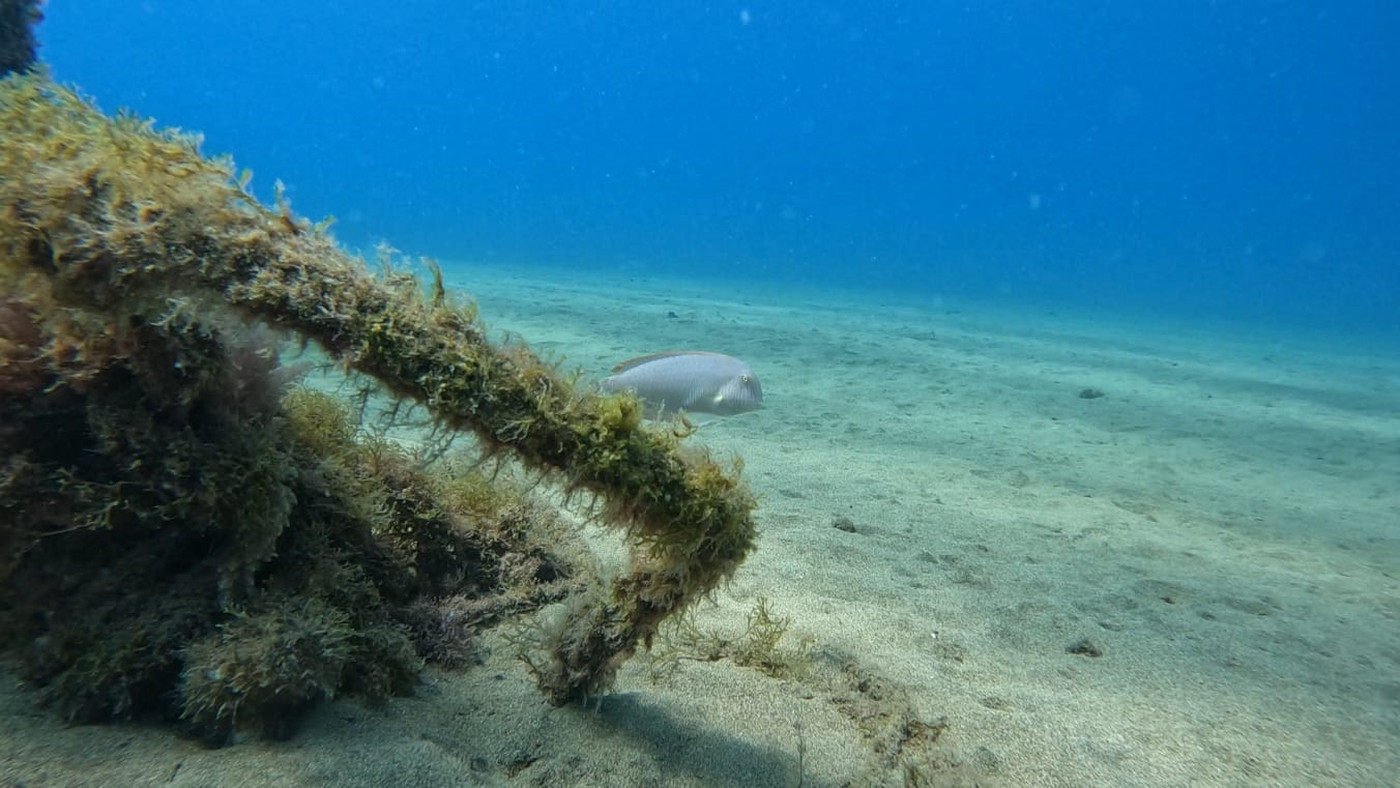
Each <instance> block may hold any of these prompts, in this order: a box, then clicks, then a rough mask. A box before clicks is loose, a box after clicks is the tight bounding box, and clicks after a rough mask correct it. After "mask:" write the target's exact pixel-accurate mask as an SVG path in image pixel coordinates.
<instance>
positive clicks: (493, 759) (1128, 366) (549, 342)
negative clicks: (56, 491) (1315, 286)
mask: <svg viewBox="0 0 1400 788" xmlns="http://www.w3.org/2000/svg"><path fill="white" fill-rule="evenodd" d="M448 277H449V280H450V281H452V282H455V283H459V284H463V285H465V287H466V289H468V290H469V291H471V292H472V293H474V294H475V295H476V296H477V298H478V300H479V301H480V304H481V308H482V314H483V315H484V316H485V318H486V319H487V321H488V323H489V324H490V325H491V326H492V327H493V328H496V329H502V330H509V331H513V332H516V333H518V334H520V335H521V336H523V337H525V338H527V339H528V340H529V341H530V343H531V344H532V345H533V346H534V347H536V348H537V349H540V350H543V351H548V352H554V353H558V354H563V355H565V356H566V357H567V360H568V364H569V365H573V366H580V367H583V368H585V369H587V370H590V371H594V372H596V373H597V374H598V375H599V376H601V375H602V374H604V373H605V372H606V370H607V368H608V367H609V366H611V364H613V363H614V362H616V361H619V360H622V359H625V358H628V357H631V356H635V355H641V354H644V353H648V352H653V351H658V350H664V349H672V348H690V347H694V348H705V349H711V350H719V351H724V352H728V353H732V354H734V355H737V356H740V357H742V358H743V359H745V360H746V361H748V362H749V363H750V364H751V365H752V366H753V367H754V369H755V371H756V372H757V373H758V374H759V376H760V377H761V379H762V382H763V385H764V390H765V394H766V395H767V403H768V405H767V408H766V409H765V410H763V411H761V412H759V413H754V414H747V415H744V416H740V417H735V418H733V419H730V420H727V421H722V422H720V423H717V424H714V425H711V426H709V427H706V428H705V429H704V430H702V431H701V434H700V435H699V436H698V438H697V440H700V441H703V442H704V443H706V444H708V445H710V446H711V447H713V448H714V449H715V450H716V451H718V452H722V453H725V452H730V451H733V452H737V453H740V454H742V456H743V458H744V460H745V463H746V467H747V470H746V476H747V478H748V479H749V481H750V482H751V484H752V485H753V487H754V488H755V489H756V491H757V492H758V493H759V495H760V496H761V500H762V508H761V510H760V512H759V520H760V523H761V526H762V529H763V532H762V537H761V542H760V546H759V549H758V550H757V552H756V553H755V554H754V555H753V557H752V558H751V559H750V560H749V562H748V563H747V564H745V565H744V567H743V568H742V569H741V570H740V572H739V575H738V577H737V578H736V580H735V582H734V584H733V585H732V586H731V587H729V588H728V589H726V590H725V591H723V592H721V593H719V594H718V595H717V598H716V600H715V603H714V604H706V605H703V606H702V608H701V610H700V618H701V621H702V623H703V624H704V625H705V626H713V627H718V628H721V629H724V630H726V631H729V632H734V633H737V632H738V631H740V630H742V629H743V624H744V619H745V616H746V615H747V614H748V612H749V611H750V610H752V608H753V606H754V604H755V601H756V600H757V599H758V598H759V597H766V598H767V599H769V600H770V601H771V604H772V606H773V609H774V610H775V611H776V612H777V613H779V614H782V615H785V616H789V617H791V618H792V619H793V622H794V623H793V634H792V636H791V637H793V638H799V637H808V638H810V639H811V640H812V641H813V643H814V648H815V649H816V651H817V653H818V655H819V657H820V659H821V660H822V662H823V664H836V663H837V662H839V660H840V659H841V658H843V657H842V655H844V656H845V657H854V658H856V659H857V660H858V662H859V664H860V666H861V668H862V670H866V671H869V673H870V675H873V676H876V677H883V678H884V679H885V680H887V681H888V682H889V683H890V687H892V688H894V689H893V690H892V691H894V692H901V691H902V692H904V693H907V695H908V700H909V702H910V704H912V710H913V712H914V713H916V714H917V715H918V717H919V718H920V719H922V720H924V721H927V722H933V721H935V720H939V719H940V718H941V719H942V720H943V721H944V722H946V724H947V727H946V729H944V731H943V733H942V736H941V738H939V739H938V741H937V742H936V743H935V744H932V745H929V746H926V747H924V748H923V750H922V752H923V754H924V755H925V756H927V757H928V758H933V759H936V765H937V766H938V767H939V768H940V769H941V770H940V771H936V772H931V773H930V775H929V776H930V777H931V778H933V779H934V780H935V782H934V783H933V784H974V783H976V784H998V785H1009V786H1061V785H1063V786H1132V785H1180V786H1188V785H1189V786H1212V785H1220V786H1227V785H1228V786H1240V785H1300V786H1301V785H1319V786H1326V785H1335V786H1389V785H1393V784H1395V779H1396V777H1395V775H1397V774H1400V623H1398V622H1397V620H1396V619H1397V617H1400V581H1398V580H1397V577H1400V485H1397V480H1400V418H1397V415H1400V414H1397V411H1400V408H1397V404H1400V394H1398V393H1397V392H1400V353H1396V352H1395V351H1394V349H1393V348H1392V349H1391V351H1390V353H1389V355H1386V354H1384V353H1367V352H1366V351H1365V350H1364V349H1362V348H1358V347H1352V346H1348V345H1345V344H1340V343H1337V342H1332V343H1330V344H1329V343H1328V342H1327V341H1325V340H1323V339H1319V338H1306V337H1282V336H1268V335H1264V334H1260V333H1257V332H1256V333H1255V334H1254V335H1250V334H1249V333H1246V331H1245V329H1244V328H1243V327H1239V326H1234V327H1229V326H1225V327H1214V328H1211V327H1205V326H1200V325H1195V326H1181V325H1170V324H1164V323H1162V322H1160V321H1158V322H1156V323H1151V322H1148V321H1146V320H1142V321H1131V320H1126V319H1107V318H1103V319H1089V318H1070V317H1065V316H1056V315H1051V314H1044V313H1030V312H1024V311H1017V310H1014V309H1011V308H1008V307H1004V306H1002V307H997V306H990V305H987V304H975V303H967V304H958V303H949V304H942V303H930V304H928V305H925V306H922V307H918V306H910V305H897V304H881V303H878V302H875V301H864V302H860V303H843V302H841V301H840V300H839V299H840V298H841V294H840V293H837V292H834V291H827V292H806V293H793V292H791V291H788V292H782V291H776V290H774V291H760V290H756V289H753V288H749V287H747V286H745V287H743V288H741V287H739V286H737V285H728V286H702V285H696V284H693V283H692V284H681V283H677V282H665V281H642V280H636V279H625V278H615V279H612V280H609V281H599V280H587V281H585V280H583V279H580V278H578V277H576V276H574V275H569V274H550V275H548V276H547V277H546V276H545V275H542V274H534V275H532V276H524V275H511V274H509V273H506V272H502V271H500V270H494V269H486V268H481V269H476V268H469V267H462V268H456V269H452V270H450V271H449V272H448ZM950 307H956V309H952V308H950ZM1086 387H1092V388H1096V389H1100V390H1102V391H1103V392H1104V393H1105V394H1106V396H1104V397H1102V398H1098V399H1083V398H1080V397H1079V396H1078V393H1079V392H1080V390H1081V389H1084V388H1086ZM838 517H844V518H848V519H849V520H850V522H851V523H853V524H854V527H855V532H854V533H850V532H847V531H843V530H839V529H837V528H835V527H833V523H834V521H835V519H836V518H838ZM591 538H594V539H600V538H601V539H604V540H606V539H607V538H608V537H606V536H601V537H600V536H598V535H596V534H595V535H592V536H591ZM610 552H611V554H612V555H613V556H616V555H617V554H618V552H619V551H618V550H616V549H615V548H614V549H613V550H612V551H610ZM1084 638H1087V639H1088V640H1089V641H1090V642H1091V643H1092V644H1093V646H1095V647H1096V648H1097V649H1098V650H1100V651H1101V653H1102V654H1101V656H1098V657H1091V656H1086V655H1080V654H1071V653H1067V651H1066V649H1067V647H1069V646H1070V645H1071V644H1074V643H1076V642H1078V641H1080V640H1081V639H1084ZM487 641H488V644H494V646H495V648H494V649H492V650H491V651H490V652H489V653H487V654H485V655H484V656H485V664H484V665H482V666H480V667H476V668H473V669H471V670H469V671H467V672H465V673H461V674H441V673H431V674H430V675H429V676H428V677H427V680H426V681H425V683H424V686H423V688H422V690H421V691H420V692H419V694H418V695H417V696H416V697H413V698H405V699H398V700H394V701H391V702H388V703H386V704H383V705H382V706H379V707H367V706H365V705H363V704H360V703H358V702H355V701H339V702H336V703H334V704H330V705H328V706H326V707H324V708H322V709H320V710H319V711H317V712H316V713H315V714H314V715H313V716H312V717H311V719H310V720H309V722H308V725H307V726H306V728H305V729H304V730H303V731H302V733H301V734H300V735H299V736H298V737H297V738H296V739H294V740H293V741H291V742H288V743H266V742H246V743H242V744H240V745H238V746H235V747H231V748H226V749H224V750H219V751H207V750H202V749H200V748H199V747H198V746H196V745H193V744H191V743H188V742H183V741H180V740H178V739H176V738H175V737H173V736H172V735H171V734H170V733H169V732H168V731H163V730H157V729H147V728H140V727H136V726H105V727H80V728H64V727H63V726H62V725H60V724H58V723H57V722H56V721H55V720H54V719H53V718H52V716H51V715H49V714H48V713H46V712H44V711H42V710H36V709H34V708H33V705H32V699H31V698H30V697H29V696H27V695H25V694H24V693H23V692H22V691H18V690H14V689H12V688H9V687H6V689H5V690H4V692H3V693H2V694H0V777H3V778H4V779H5V780H6V781H7V782H5V783H4V784H6V785H8V784H23V785H26V786H31V787H32V786H67V785H124V786H125V785H132V786H135V785H167V784H169V785H210V786H215V785H218V786H233V785H365V786H371V785H391V786H396V787H398V788H408V787H409V786H419V785H422V786H433V785H477V784H484V785H496V784H499V785H513V784H525V785H597V786H648V785H678V786H690V785H695V786H699V785H733V786H741V785H742V786H758V785H764V786H766V785H773V786H781V785H798V784H799V776H798V775H799V768H798V766H799V750H800V751H801V757H800V761H801V766H802V768H801V772H802V778H801V783H800V784H802V785H807V786H812V785H841V784H844V783H847V782H850V781H855V782H857V783H872V784H891V785H899V784H902V781H903V777H904V775H903V774H902V773H900V772H898V771H897V770H894V769H890V768H886V767H885V766H884V765H882V759H881V756H880V755H879V754H878V753H877V752H876V744H877V743H876V742H875V741H873V740H871V739H869V738H868V737H866V736H864V735H863V734H862V733H861V731H860V730H859V729H858V727H857V725H856V724H855V723H854V722H853V719H852V716H851V715H850V714H848V713H843V711H842V710H841V704H840V703H839V702H837V701H838V700H840V699H842V698H844V699H845V700H850V699H851V691H850V690H849V688H846V689H842V688H839V687H833V686H832V684H831V680H830V678H829V676H828V675H827V671H820V670H819V671H818V672H816V673H814V674H813V676H812V677H810V678H808V679H803V680H783V681H780V680H776V679H770V678H767V677H765V676H763V675H761V674H759V673H757V672H756V671H754V670H751V669H746V668H741V667H737V666H735V665H733V664H731V663H729V662H727V661H722V662H717V663H685V664H684V665H683V667H682V668H681V670H680V671H679V672H678V673H677V674H675V675H674V676H672V677H670V678H667V679H663V680H661V681H659V682H653V681H652V680H650V679H649V678H648V673H647V670H646V664H645V661H644V660H634V661H633V663H631V664H629V666H628V667H627V668H626V669H625V670H624V672H623V674H622V675H621V677H620V680H619V683H618V687H617V694H615V695H613V696H610V697H609V698H607V699H605V700H604V701H603V702H602V704H601V706H600V708H599V709H597V710H593V709H588V710H584V709H576V708H571V709H551V708H549V707H548V706H547V705H545V704H544V703H543V701H542V700H541V699H540V697H539V696H538V694H537V693H536V691H535V689H534V687H533V685H532V684H531V682H530V680H529V677H528V676H527V675H526V673H525V672H524V670H523V669H522V666H521V665H520V664H518V663H517V662H515V661H514V660H513V659H512V658H511V656H510V649H509V647H507V646H505V645H504V644H502V643H501V642H500V640H499V639H498V638H488V639H487ZM882 691H883V690H882ZM872 692H874V691H872ZM902 702H903V701H902V700H901V701H899V702H898V703H894V704H893V705H889V704H887V708H893V707H894V706H899V705H900V704H902ZM928 762H929V761H928V760H927V758H926V759H925V761H924V764H925V765H927V764H928ZM176 764H180V766H179V768H178V770H177V769H176ZM172 774H173V779H172Z"/></svg>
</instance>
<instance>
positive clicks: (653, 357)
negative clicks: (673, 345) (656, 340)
mask: <svg viewBox="0 0 1400 788" xmlns="http://www.w3.org/2000/svg"><path fill="white" fill-rule="evenodd" d="M722 355H724V354H723V353H712V352H710V351H708V350H663V351H661V352H660V353H651V354H648V355H645V356H638V357H636V358H629V359H627V360H626V361H623V362H621V363H619V364H618V365H617V366H615V367H613V368H612V371H613V374H614V375H621V374H622V373H624V372H626V371H627V370H629V369H633V368H635V367H640V366H641V365H643V364H646V363H649V362H652V361H659V360H661V359H663V358H674V357H676V356H722Z"/></svg>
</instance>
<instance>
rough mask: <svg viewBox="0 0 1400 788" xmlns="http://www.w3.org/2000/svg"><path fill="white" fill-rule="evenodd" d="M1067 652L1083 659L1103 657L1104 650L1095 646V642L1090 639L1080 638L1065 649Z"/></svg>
mask: <svg viewBox="0 0 1400 788" xmlns="http://www.w3.org/2000/svg"><path fill="white" fill-rule="evenodd" d="M1065 651H1066V652H1067V653H1070V654H1078V655H1079V656H1081V657H1102V656H1103V649H1101V648H1099V647H1098V646H1096V645H1094V641H1092V640H1090V639H1088V638H1080V639H1079V640H1076V641H1074V642H1073V643H1071V644H1069V645H1068V646H1066V647H1065Z"/></svg>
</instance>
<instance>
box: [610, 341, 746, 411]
mask: <svg viewBox="0 0 1400 788" xmlns="http://www.w3.org/2000/svg"><path fill="white" fill-rule="evenodd" d="M602 387H603V390H604V391H608V392H613V391H631V392H632V393H634V394H636V395H637V397H638V398H640V399H641V400H642V401H643V402H644V403H645V404H646V413H647V418H657V417H659V416H662V415H665V414H669V413H675V412H676V411H678V410H683V411H685V412H686V413H709V414H713V415H715V416H733V415H734V414H736V413H748V412H749V411H751V410H758V409H759V408H761V407H763V387H762V386H760V385H759V383H758V377H757V376H756V375H754V374H753V370H751V369H749V365H748V364H745V363H744V362H742V361H740V360H739V359H737V358H734V357H733V356H726V355H724V354H723V353H710V352H708V351H704V350H672V351H668V352H665V353H653V354H651V355H650V356H642V357H641V358H634V359H632V360H630V361H624V362H622V363H621V364H618V365H617V366H616V367H613V374H612V377H609V378H607V379H605V380H604V381H603V383H602Z"/></svg>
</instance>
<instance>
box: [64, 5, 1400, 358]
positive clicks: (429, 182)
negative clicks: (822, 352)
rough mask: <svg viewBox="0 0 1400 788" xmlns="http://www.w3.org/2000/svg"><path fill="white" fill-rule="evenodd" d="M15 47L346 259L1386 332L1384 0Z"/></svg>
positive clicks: (721, 9)
mask: <svg viewBox="0 0 1400 788" xmlns="http://www.w3.org/2000/svg"><path fill="white" fill-rule="evenodd" d="M386 9H392V11H387V12H386ZM39 32H40V35H41V38H42V40H43V42H44V44H45V46H44V48H43V50H42V55H43V57H44V58H45V59H46V60H47V61H49V62H50V63H51V64H52V67H53V70H54V73H55V75H56V76H57V77H58V78H59V79H61V80H64V81H70V82H74V83H77V84H79V85H80V86H81V87H82V88H83V89H84V90H85V91H87V92H88V93H90V94H92V95H94V96H95V97H97V99H98V101H99V103H100V104H101V105H102V106H103V107H104V108H107V109H109V110H111V109H116V108H118V107H122V106H127V107H131V108H133V109H135V110H136V111H138V112H140V113H142V114H144V115H150V116H154V117H155V118H157V119H158V120H159V121H160V122H161V123H162V124H168V125H176V126H182V127H186V128H191V129H198V130H200V131H202V132H204V134H205V135H206V145H205V150H206V151H207V152H210V153H222V152H228V153H232V154H234V155H235V157H236V159H237V160H238V162H239V164H240V166H246V167H249V168H251V169H252V170H253V171H254V172H255V174H256V178H255V181H254V184H255V187H256V190H257V191H258V193H259V194H261V195H263V196H270V194H271V189H272V183H273V181H274V179H278V178H280V179H281V180H283V181H284V182H285V183H286V184H287V185H288V187H289V193H290V195H291V197H292V199H293V202H294V206H295V207H296V209H297V210H298V211H299V212H301V213H304V214H306V215H309V216H311V217H312V218H319V217H321V216H324V215H326V214H333V215H335V216H336V217H338V219H339V223H338V225H337V226H336V233H337V235H338V237H339V238H341V239H342V240H343V241H344V242H345V243H346V244H347V245H349V246H352V247H355V248H366V247H368V246H369V245H371V244H373V243H375V242H376V241H379V240H381V239H385V240H388V241H389V242H391V243H392V244H393V245H394V246H396V247H397V248H399V249H401V250H404V251H405V252H409V253H412V254H415V255H417V254H425V255H432V256H436V257H440V258H443V259H446V260H473V261H483V262H496V263H505V264H511V265H547V266H548V265H555V266H558V265H562V266H569V267H571V268H578V267H596V268H598V269H606V270H609V271H612V270H617V269H625V270H630V271H636V272H640V273H664V274H672V275H683V276H697V277H723V278H733V279H741V278H756V279H763V280H779V281H799V282H806V283H810V284H814V285H828V284H830V285H840V286H844V287H853V288H854V287H861V288H880V289H886V290H896V291H898V292H900V293H902V294H904V295H907V296H909V297H911V298H915V299H918V298H925V297H933V296H967V297H978V298H994V299H1007V300H1011V299H1015V300H1019V301H1022V302H1027V303H1031V304H1035V305H1039V306H1046V307H1051V308H1068V309H1090V310H1093V309H1098V310H1114V311H1125V310H1126V311H1133V310H1142V311H1148V310H1151V311H1152V312H1154V313H1156V314H1167V315H1179V316H1183V317H1208V318H1212V319H1214V318H1233V319H1244V320H1249V321H1255V322H1259V323H1261V324H1267V325H1271V326H1278V327H1284V328H1289V329H1298V328H1302V329H1323V330H1337V331H1346V332H1349V333H1354V334H1357V335H1369V336H1380V337H1390V338H1392V339H1394V338H1400V259H1397V258H1400V101H1397V98H1396V97H1397V96H1400V47H1396V46H1395V42H1396V40H1397V37H1400V4H1396V3H1394V2H1391V1H1390V0H1375V1H1374V2H1366V1H1365V0H1352V1H1351V2H1343V3H1337V2H1333V0H1273V1H1270V0H1237V1H1235V2H1205V1H1204V0H1178V1H1175V2H1167V0H1137V1H1134V2H1128V1H1127V0H1124V1H1123V2H1105V1H1104V0H1082V1H1080V2H1070V1H1069V0H1066V1H1065V2H1045V0H984V1H982V2H976V3H947V2H934V1H933V0H918V1H916V2H884V3H881V2H853V1H850V0H847V1H846V2H818V1H816V0H774V1H772V2H752V3H747V4H746V3H742V2H740V3H728V2H723V3H713V4H711V3H698V2H696V3H692V2H659V3H657V2H653V3H610V2H598V0H590V1H587V2H578V1H568V0H565V1H564V2H536V1H534V0H512V1H511V2H497V3H447V2H422V1H421V0H405V2H401V3H395V4H385V3H381V2H374V3H370V2H364V0H346V1H345V2H304V3H289V2H285V1H284V0H278V1H277V2H272V1H270V0H208V1H206V2H198V3H195V2H187V1H186V0H151V1H150V2H145V3H141V4H127V3H109V2H93V1H92V0H88V2H82V1H81V0H58V2H54V3H52V4H51V5H50V7H49V9H48V20H47V21H46V22H45V24H44V25H43V26H42V27H41V28H40V31H39Z"/></svg>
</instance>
